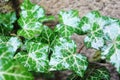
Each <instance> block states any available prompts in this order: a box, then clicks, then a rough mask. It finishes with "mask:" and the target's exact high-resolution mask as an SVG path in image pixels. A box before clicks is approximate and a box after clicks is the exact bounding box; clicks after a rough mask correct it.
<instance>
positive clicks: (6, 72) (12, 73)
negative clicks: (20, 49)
mask: <svg viewBox="0 0 120 80" xmlns="http://www.w3.org/2000/svg"><path fill="white" fill-rule="evenodd" d="M0 65H1V66H0V80H33V77H32V75H31V74H30V73H29V72H28V71H27V70H26V69H25V68H24V67H22V66H20V65H19V64H18V63H17V62H15V61H13V60H9V59H8V60H6V62H5V63H0Z"/></svg>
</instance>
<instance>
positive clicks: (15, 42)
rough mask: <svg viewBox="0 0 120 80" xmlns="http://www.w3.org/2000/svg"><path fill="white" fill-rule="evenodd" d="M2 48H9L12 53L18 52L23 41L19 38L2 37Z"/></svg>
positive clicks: (0, 42)
mask: <svg viewBox="0 0 120 80" xmlns="http://www.w3.org/2000/svg"><path fill="white" fill-rule="evenodd" d="M1 38H2V39H0V47H1V48H2V47H7V48H8V50H10V51H11V52H16V50H17V49H18V48H19V47H20V46H21V45H22V43H21V41H20V39H19V38H17V37H11V38H9V37H6V36H1Z"/></svg>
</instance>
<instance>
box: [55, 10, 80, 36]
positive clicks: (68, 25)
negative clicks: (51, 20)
mask: <svg viewBox="0 0 120 80" xmlns="http://www.w3.org/2000/svg"><path fill="white" fill-rule="evenodd" d="M59 21H60V24H58V25H57V26H56V27H55V32H58V33H59V34H60V36H61V37H70V36H71V35H72V34H73V33H75V29H76V28H77V27H78V26H79V22H80V19H79V15H78V11H76V10H69V11H61V12H60V13H59Z"/></svg>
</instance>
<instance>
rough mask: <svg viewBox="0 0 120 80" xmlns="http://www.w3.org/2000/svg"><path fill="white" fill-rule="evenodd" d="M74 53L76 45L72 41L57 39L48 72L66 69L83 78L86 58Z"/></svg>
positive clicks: (86, 63)
mask: <svg viewBox="0 0 120 80" xmlns="http://www.w3.org/2000/svg"><path fill="white" fill-rule="evenodd" d="M75 53H76V44H75V43H74V41H72V40H70V39H65V38H59V39H57V40H56V45H55V46H54V50H53V54H52V56H51V59H50V63H49V64H50V67H51V68H50V71H53V70H65V69H68V70H73V71H74V72H76V73H77V74H78V75H79V76H83V75H84V72H85V70H86V68H87V65H88V62H87V58H86V57H84V56H82V55H80V54H75Z"/></svg>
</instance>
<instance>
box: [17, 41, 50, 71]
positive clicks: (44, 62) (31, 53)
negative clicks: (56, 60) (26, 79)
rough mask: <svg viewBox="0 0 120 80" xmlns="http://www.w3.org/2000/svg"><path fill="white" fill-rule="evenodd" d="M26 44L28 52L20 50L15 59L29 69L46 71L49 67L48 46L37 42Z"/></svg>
mask: <svg viewBox="0 0 120 80" xmlns="http://www.w3.org/2000/svg"><path fill="white" fill-rule="evenodd" d="M25 46H26V50H27V52H25V51H22V52H19V53H18V54H17V55H16V56H15V59H16V60H17V61H18V62H20V63H21V64H22V65H24V67H26V68H27V69H28V70H29V71H36V72H44V73H46V72H47V71H48V68H49V64H48V62H49V59H48V46H47V45H45V44H41V43H35V42H26V43H25Z"/></svg>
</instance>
